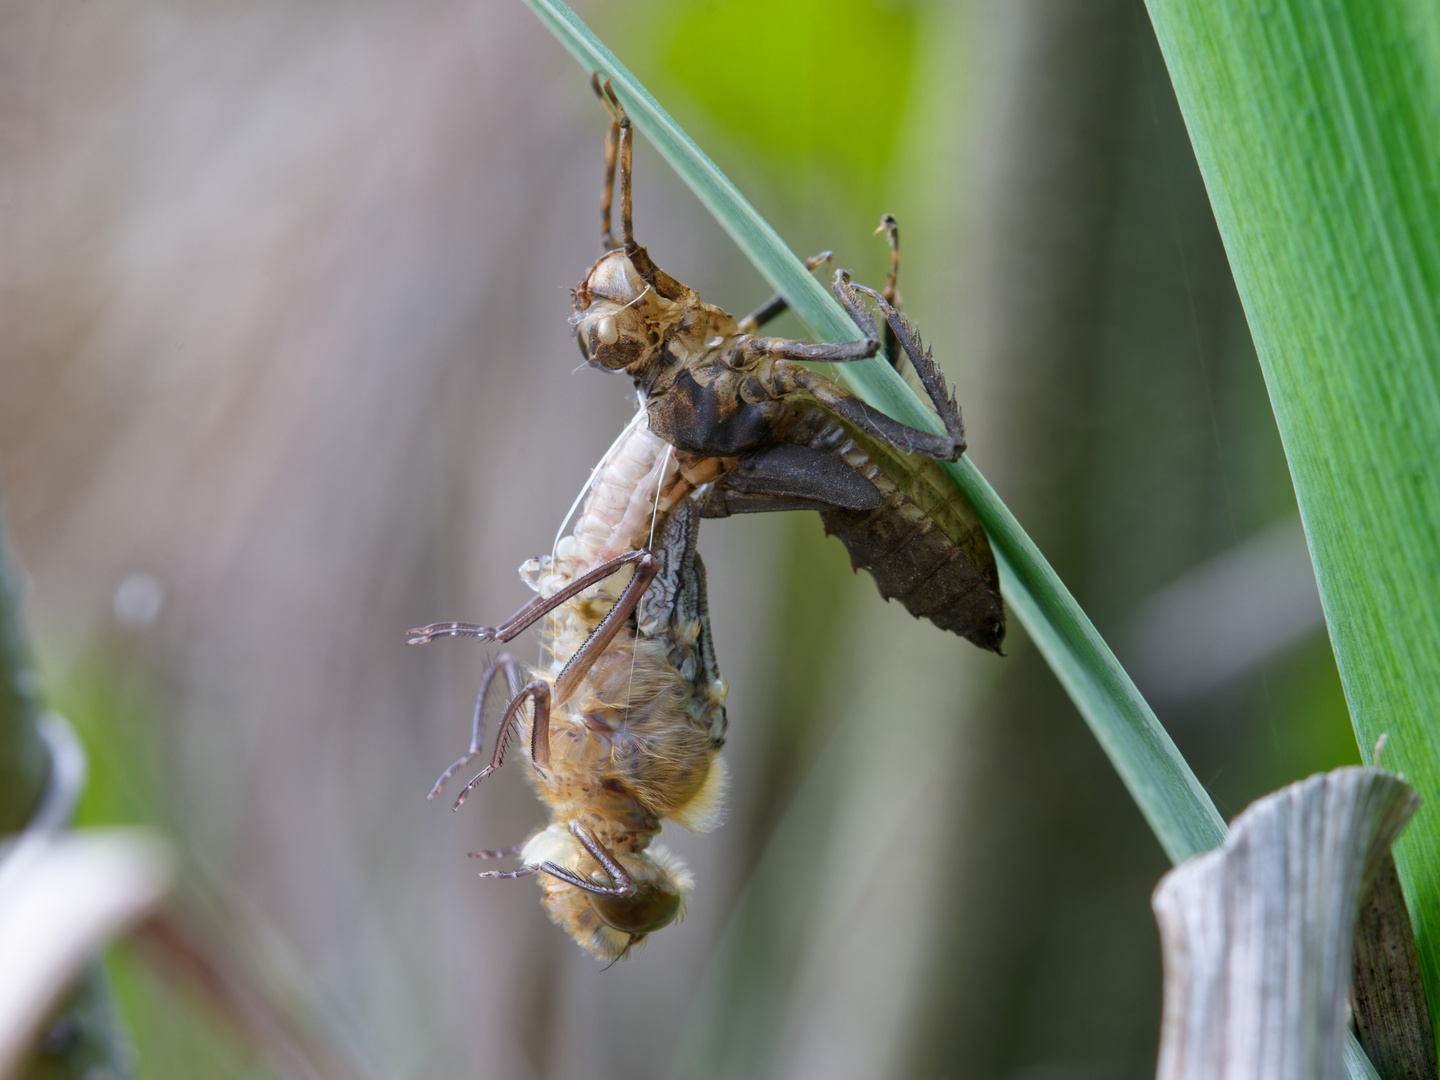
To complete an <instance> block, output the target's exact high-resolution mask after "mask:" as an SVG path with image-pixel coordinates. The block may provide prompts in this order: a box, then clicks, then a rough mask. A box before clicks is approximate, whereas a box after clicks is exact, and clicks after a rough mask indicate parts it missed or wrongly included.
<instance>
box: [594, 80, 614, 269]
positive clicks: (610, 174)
mask: <svg viewBox="0 0 1440 1080" xmlns="http://www.w3.org/2000/svg"><path fill="white" fill-rule="evenodd" d="M590 88H591V89H592V90H594V91H595V96H596V97H598V98H599V99H600V104H602V105H604V106H605V111H606V112H607V113H609V114H610V126H609V128H607V129H606V132H605V186H604V187H602V188H601V189H600V246H601V248H602V249H603V250H605V251H614V250H615V249H616V248H618V247H619V246H620V244H619V243H618V242H617V241H616V239H615V234H614V233H612V232H611V231H610V206H611V201H612V200H613V198H614V193H615V158H616V155H617V153H618V152H619V149H620V116H619V114H617V113H616V112H615V110H614V109H613V108H612V107H611V105H610V98H609V97H608V96H607V95H606V93H605V91H604V90H603V89H602V88H601V86H600V72H598V71H594V72H591V73H590Z"/></svg>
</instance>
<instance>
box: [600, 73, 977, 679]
mask: <svg viewBox="0 0 1440 1080" xmlns="http://www.w3.org/2000/svg"><path fill="white" fill-rule="evenodd" d="M596 90H597V92H598V93H599V94H600V95H601V100H602V101H604V102H605V103H606V106H607V108H609V110H610V113H611V123H610V129H609V132H608V134H607V137H606V153H605V165H606V168H605V188H604V192H605V194H604V198H603V200H602V223H601V229H602V237H603V241H604V244H605V247H606V249H607V250H606V251H605V253H604V254H603V255H601V257H600V259H599V260H598V261H597V262H596V263H595V265H594V266H593V267H592V268H591V269H590V272H589V273H588V274H587V275H586V276H585V280H584V281H582V282H581V283H580V284H579V285H577V286H576V287H575V289H574V290H573V298H574V307H575V315H574V317H573V318H574V325H575V328H576V332H577V335H578V338H579V342H580V347H581V351H582V352H583V353H584V354H585V358H586V360H587V361H588V362H589V363H590V364H591V365H592V366H594V367H598V368H602V369H604V370H607V371H623V372H625V373H627V374H628V375H630V377H631V378H633V379H634V380H635V385H636V387H637V388H638V389H639V391H640V393H641V395H642V397H643V399H644V401H645V407H646V411H647V412H648V414H649V418H650V428H651V430H652V431H654V432H655V434H657V435H659V436H660V437H661V438H663V439H664V440H665V441H666V442H668V443H669V444H670V445H671V446H672V447H674V448H675V450H676V452H677V453H678V454H679V456H680V462H681V467H682V468H683V469H685V470H686V471H687V472H688V473H690V474H691V475H694V476H696V477H701V478H708V479H709V487H708V488H707V489H706V491H705V492H704V493H703V497H702V502H701V513H702V514H703V515H704V516H706V517H726V516H729V515H731V514H745V513H760V512H765V511H774V510H818V511H819V512H820V515H821V518H822V520H823V521H824V523H825V527H826V530H827V531H828V532H830V533H833V534H834V535H836V536H838V537H839V538H840V539H841V541H842V542H843V543H844V544H845V546H846V548H847V549H848V550H849V552H850V558H851V562H852V563H853V564H854V566H855V568H856V569H864V570H868V571H869V572H870V573H871V574H872V575H873V576H874V578H875V582H876V584H877V585H878V586H879V589H880V592H881V594H882V595H883V596H885V597H886V598H887V599H890V598H898V599H899V600H900V601H901V602H902V603H903V604H904V605H905V607H906V608H907V609H909V611H910V612H911V613H912V614H914V615H916V616H922V617H924V618H927V619H930V620H931V621H932V622H934V623H935V624H936V625H938V626H940V627H942V628H944V629H946V630H951V631H953V632H955V633H957V634H960V635H961V636H963V637H965V638H967V639H969V640H970V641H972V642H974V643H975V644H976V645H979V646H980V647H982V648H985V649H991V650H994V651H996V652H999V651H1000V645H1001V642H1002V641H1003V640H1004V636H1005V610H1004V606H1003V604H1002V602H1001V599H1000V591H999V573H998V570H997V569H996V565H995V557H994V555H993V553H992V552H991V550H990V543H989V540H988V539H987V538H986V536H985V532H984V530H983V529H982V528H981V527H980V524H979V522H978V521H977V520H976V518H975V513H974V510H973V509H972V508H971V507H970V505H969V503H967V502H966V501H965V499H964V497H963V496H962V495H961V494H960V493H959V492H958V491H957V490H956V489H955V487H954V485H953V484H951V483H950V482H949V480H948V479H947V478H946V477H945V475H944V473H943V472H942V471H941V469H940V468H939V466H938V465H937V464H936V461H937V460H938V461H953V460H955V459H956V458H958V457H959V456H960V454H961V453H963V452H964V449H965V435H964V427H963V425H962V424H961V420H960V412H959V409H958V408H957V407H956V405H955V401H954V399H953V397H951V396H950V394H949V393H948V391H947V388H946V385H945V380H944V377H943V376H942V375H941V373H940V371H939V368H938V367H937V366H936V364H935V362H934V360H933V358H932V357H931V355H930V353H929V351H928V350H926V349H925V348H924V347H923V346H922V345H921V343H920V340H919V337H918V335H916V333H915V332H914V330H913V329H912V328H911V326H910V325H909V323H908V322H906V320H905V318H904V317H903V316H902V315H901V314H900V313H899V311H897V310H896V308H895V306H894V304H893V303H892V302H891V298H893V296H894V266H895V261H894V258H892V270H891V278H890V284H889V287H888V288H887V290H886V292H887V293H888V294H889V297H887V296H886V295H882V294H880V293H877V292H875V291H874V290H872V289H868V288H866V287H864V286H862V285H856V284H854V283H853V282H851V281H850V279H849V277H848V276H847V275H846V274H845V273H844V272H843V271H837V272H836V274H835V278H834V283H833V286H832V288H833V291H834V293H835V296H836V298H837V299H838V300H839V301H840V303H841V305H842V306H843V307H844V309H845V310H846V312H848V313H849V315H850V318H851V319H852V320H853V321H854V322H855V325H856V326H857V327H858V328H859V329H860V331H861V333H862V334H863V335H864V340H862V341H852V342H845V343H840V344H826V343H814V342H802V341H792V340H789V339H786V338H774V337H764V336H760V335H759V334H758V333H757V332H756V331H758V329H759V327H760V324H761V323H762V322H763V321H764V320H766V319H768V318H771V317H773V316H775V315H777V314H779V312H780V311H782V310H784V307H785V304H784V301H783V300H782V299H780V298H778V297H777V298H775V299H773V300H771V301H770V302H769V303H767V304H765V305H763V306H762V307H761V308H760V309H759V310H758V311H757V312H756V313H755V314H753V315H751V316H749V317H747V318H745V319H742V320H738V321H737V320H736V319H735V318H734V317H732V316H731V315H730V314H728V313H727V312H725V311H724V310H722V309H721V308H718V307H716V306H715V305H713V304H707V303H705V302H704V301H703V300H701V299H700V297H699V296H698V295H697V294H696V292H695V291H694V290H693V289H691V288H690V287H689V286H687V285H684V284H682V283H681V282H679V281H677V280H676V279H675V278H673V277H671V276H670V275H669V274H667V273H665V271H663V270H661V269H660V268H659V267H658V266H656V265H655V264H654V262H653V261H651V259H650V256H649V253H648V252H647V251H646V250H645V249H644V248H643V247H641V246H640V245H639V244H637V243H636V242H635V235H634V226H633V222H632V213H631V195H630V172H631V148H630V140H631V130H630V122H629V119H628V117H627V116H626V115H625V112H624V110H623V108H621V106H620V103H619V100H618V99H617V98H616V96H615V94H614V91H613V90H612V89H611V87H610V85H609V84H608V83H607V84H605V85H603V86H601V85H600V84H599V82H598V80H597V82H596ZM617 166H618V183H617V176H616V173H617ZM612 187H618V189H619V195H620V238H619V239H618V240H617V239H616V238H615V237H614V236H613V235H612V232H611V228H610V212H611V190H612ZM882 227H883V228H887V230H888V231H889V233H890V239H891V248H892V252H893V253H896V254H897V255H898V246H897V244H896V232H895V230H894V224H893V219H889V218H887V219H885V222H884V223H882ZM861 296H864V297H867V298H869V300H870V301H871V302H872V303H874V304H875V306H876V307H877V308H878V309H879V311H880V312H881V314H882V315H883V316H884V318H885V321H886V326H887V337H888V338H891V339H892V340H893V341H894V343H895V345H897V346H898V350H896V351H895V358H897V359H898V356H899V353H900V352H903V354H904V355H905V356H906V357H908V358H909V360H910V363H911V364H912V366H913V367H914V370H915V374H916V376H917V377H918V379H919V381H920V383H921V385H922V386H923V387H924V389H925V391H926V393H927V394H928V396H929V398H930V401H931V403H932V404H933V406H934V408H935V411H936V414H937V415H938V417H939V418H940V420H941V422H942V423H943V424H944V427H945V432H946V433H945V434H944V435H935V434H931V433H929V432H925V431H919V430H916V429H915V428H911V427H907V426H906V425H904V424H901V423H900V422H898V421H896V420H893V419H891V418H890V417H889V416H886V415H885V414H884V413H882V412H879V411H878V410H876V409H874V408H872V407H870V406H869V405H867V404H866V403H865V402H863V401H861V400H860V399H859V398H856V397H855V396H853V395H852V394H850V393H848V392H847V391H845V390H843V389H842V388H841V387H839V386H837V385H836V384H835V383H834V382H832V381H831V380H830V379H828V378H826V377H825V376H824V375H821V374H820V373H818V372H815V371H812V370H810V369H809V368H806V367H804V366H803V365H802V362H824V363H846V362H850V361H855V360H863V359H866V358H869V357H872V356H874V355H875V354H876V353H877V352H878V351H879V349H880V344H881V341H880V337H879V335H878V334H877V332H876V324H875V321H874V319H873V318H872V317H871V315H870V313H869V311H867V310H866V308H865V307H864V305H863V304H862V302H861V300H860V297H861ZM897 366H898V364H897Z"/></svg>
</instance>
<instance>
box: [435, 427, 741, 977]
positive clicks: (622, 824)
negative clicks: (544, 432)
mask: <svg viewBox="0 0 1440 1080" xmlns="http://www.w3.org/2000/svg"><path fill="white" fill-rule="evenodd" d="M693 491H694V485H693V483H692V482H691V481H690V480H689V479H687V478H686V477H685V476H684V475H682V474H681V472H680V470H679V468H678V464H677V462H676V459H675V455H674V453H673V451H672V450H671V449H670V448H669V447H668V446H667V445H666V444H665V443H664V442H663V441H662V440H661V439H659V438H657V437H656V436H655V435H654V434H652V433H651V432H650V430H649V428H648V426H647V425H646V424H645V415H644V413H643V412H641V413H637V415H636V419H635V420H634V421H632V422H631V424H630V425H629V426H628V427H627V428H626V429H625V431H624V432H623V433H622V434H621V436H620V438H619V439H618V440H617V441H616V443H615V445H614V446H612V447H611V449H610V451H609V452H608V453H607V454H606V456H605V458H604V459H602V461H601V463H600V465H599V466H597V467H596V470H595V472H594V474H593V475H592V478H591V482H590V484H589V485H588V491H587V492H586V493H582V494H583V497H584V499H585V502H584V507H583V509H582V510H581V513H580V516H579V519H578V521H577V524H576V526H575V531H574V534H573V535H572V536H569V537H566V538H565V539H564V540H563V541H561V542H560V543H559V544H558V545H557V548H556V552H555V554H554V555H553V556H551V557H547V558H543V559H532V560H530V561H529V562H528V563H526V564H525V566H523V567H521V577H522V578H523V579H524V580H525V581H526V582H527V584H529V585H530V586H531V587H532V588H534V589H535V590H536V592H537V593H538V595H537V596H536V598H535V599H534V600H532V601H531V602H530V603H529V604H527V605H526V606H525V607H524V608H522V609H521V610H520V611H518V612H517V613H516V614H515V615H513V616H512V617H511V618H510V619H508V620H506V621H505V622H504V623H502V624H500V625H499V626H495V627H487V626H479V625H476V624H473V623H435V624H432V625H430V626H425V627H421V628H419V629H416V630H412V631H411V634H412V635H413V637H412V639H411V644H423V643H425V642H428V641H431V640H433V639H434V638H436V637H443V636H464V637H476V638H480V639H482V640H489V641H510V640H512V639H513V638H515V637H516V636H518V635H519V634H520V633H522V632H523V631H524V630H525V629H526V628H528V627H530V626H532V625H534V624H535V623H537V622H539V621H540V620H541V619H545V618H547V617H548V619H549V621H550V626H549V634H548V636H547V641H546V649H547V651H548V652H549V654H550V662H549V664H548V666H546V667H543V668H541V669H538V670H532V671H530V672H529V673H528V680H527V672H526V669H525V668H524V666H522V665H521V664H520V662H519V661H517V660H516V659H515V658H514V657H513V656H511V655H509V654H502V655H501V656H499V657H497V658H496V659H495V661H494V662H493V663H492V664H491V665H490V667H489V669H488V670H487V671H486V672H485V676H484V678H483V680H482V681H481V685H480V693H479V695H478V697H477V698H476V702H475V713H474V720H473V723H472V730H471V740H470V749H469V751H468V752H467V753H466V754H465V755H464V756H462V757H461V758H460V759H459V760H458V761H456V762H455V763H454V764H453V765H451V766H450V768H448V769H447V770H445V773H444V774H443V775H442V776H441V777H440V779H439V780H438V781H436V783H435V786H434V788H433V789H432V790H431V792H430V797H431V798H434V797H435V795H436V794H438V793H439V791H440V788H441V787H442V786H443V785H444V783H445V781H446V780H448V779H449V778H450V776H451V775H452V774H454V773H455V772H456V771H457V770H458V769H460V768H462V767H463V766H464V765H466V764H467V763H469V762H470V761H471V760H473V759H474V758H476V757H477V756H478V755H479V754H480V752H481V747H482V744H483V741H484V726H485V706H486V701H487V698H488V697H489V696H490V689H491V684H492V682H493V681H494V679H495V678H496V676H497V675H502V676H503V677H504V679H505V681H506V683H507V685H508V688H509V692H510V699H509V702H508V703H507V705H506V707H505V710H504V713H503V715H502V716H501V719H500V729H499V733H498V734H497V736H496V740H495V745H494V751H493V753H492V755H491V758H490V762H489V764H488V765H487V766H486V767H485V768H484V769H482V770H481V771H480V773H479V774H478V775H477V776H476V777H475V778H474V779H473V780H471V781H470V783H469V784H468V785H467V786H466V788H465V789H464V790H463V791H462V792H461V793H460V796H459V798H457V799H456V800H455V804H454V805H455V808H456V809H458V808H459V807H460V805H461V803H463V802H464V801H465V797H466V796H467V795H468V794H469V792H470V791H472V790H473V789H474V788H475V786H476V785H477V784H478V783H479V782H480V781H481V780H483V779H484V778H485V777H486V776H488V775H489V774H490V773H492V772H493V771H494V770H495V769H497V768H499V767H500V764H501V762H502V760H503V759H504V755H505V749H506V745H507V743H508V741H509V739H510V737H511V735H512V734H515V733H516V732H517V731H518V733H519V734H520V736H521V745H522V746H523V747H524V752H525V756H526V758H527V759H528V760H529V762H530V764H531V766H532V769H531V778H532V781H533V783H534V786H535V789H536V792H537V793H538V794H539V796H540V798H541V799H542V800H543V801H544V802H545V804H546V805H547V806H548V807H549V809H550V824H549V826H548V827H547V828H545V829H543V830H541V831H540V832H538V833H536V834H535V835H533V836H531V837H530V838H529V839H528V840H526V841H524V842H523V843H522V844H517V845H516V846H515V847H513V848H508V849H505V850H503V851H493V852H476V853H475V854H476V855H477V856H478V857H480V858H500V857H504V856H507V855H514V854H518V855H519V856H520V859H521V862H522V863H523V867H522V868H521V869H519V870H510V871H487V872H485V873H482V874H481V877H500V878H514V877H524V876H528V875H530V874H540V875H541V883H542V887H543V890H544V892H543V897H542V900H543V903H544V905H545V907H546V909H547V911H548V912H549V914H550V917H551V919H552V920H553V921H554V922H555V923H556V924H558V925H559V926H561V927H562V928H564V929H565V930H566V931H567V932H568V933H569V934H570V935H571V937H573V938H574V939H575V940H576V941H577V942H579V944H580V945H581V946H583V947H584V948H585V949H587V950H589V951H590V952H591V953H592V954H594V955H595V956H596V957H599V958H600V959H602V960H610V961H614V960H616V959H618V958H619V957H621V956H623V955H625V954H626V953H627V952H628V951H629V950H630V949H631V948H632V947H633V946H634V945H636V944H638V943H640V942H641V941H643V940H644V939H645V937H646V935H648V934H650V933H653V932H654V931H656V930H658V929H660V928H662V927H664V926H666V925H668V924H669V923H671V922H673V921H675V920H676V919H678V918H679V917H680V916H681V914H682V913H683V909H684V903H685V898H686V896H687V895H688V894H689V892H690V890H691V888H692V886H693V879H692V878H691V876H690V874H689V872H688V871H687V870H686V869H685V867H684V865H683V864H682V863H681V862H680V860H679V859H677V858H676V857H674V856H673V855H670V854H669V853H668V852H666V851H665V850H664V849H662V848H660V847H658V846H657V847H651V846H650V844H651V841H652V840H653V839H654V837H655V836H656V834H657V833H658V832H659V831H660V825H661V822H662V821H663V820H671V821H675V822H677V823H679V824H681V825H684V826H685V827H687V828H690V829H693V830H697V831H707V830H709V829H712V828H714V827H715V826H716V825H718V824H719V821H720V815H721V811H722V809H723V801H724V792H725V776H726V773H725V763H724V760H723V758H722V757H721V756H720V750H721V747H723V746H724V743H725V726H726V717H725V684H724V682H723V681H722V680H721V679H720V675H719V671H718V668H717V665H716V662H715V653H714V649H713V648H712V646H711V641H710V620H709V614H708V610H707V599H706V591H705V565H704V563H703V562H702V561H701V559H700V556H699V554H698V552H697V551H696V550H695V540H696V531H697V528H698V525H699V513H698V508H697V506H696V504H695V503H694V502H693V501H690V498H689V496H690V495H691V493H692V492H693ZM527 703H529V704H530V710H529V711H528V712H527V711H526V709H525V706H526V704H527Z"/></svg>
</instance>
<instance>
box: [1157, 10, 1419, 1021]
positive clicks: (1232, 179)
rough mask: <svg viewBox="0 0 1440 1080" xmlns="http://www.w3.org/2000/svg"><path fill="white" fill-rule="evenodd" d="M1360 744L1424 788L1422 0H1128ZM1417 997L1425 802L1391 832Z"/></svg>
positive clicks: (1391, 767)
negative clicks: (1287, 477) (1256, 387)
mask: <svg viewBox="0 0 1440 1080" xmlns="http://www.w3.org/2000/svg"><path fill="white" fill-rule="evenodd" d="M1148 2H1149V8H1150V14H1151V18H1152V19H1153V21H1154V24H1155V28H1156V32H1157V35H1158V37H1159V39H1160V45H1161V48H1162V49H1163V50H1164V53H1165V59H1166V63H1167V65H1168V66H1169V69H1170V75H1171V78H1172V80H1173V81H1174V84H1175V90H1176V94H1177V96H1178V98H1179V101H1180V107H1181V110H1182V112H1183V113H1184V115H1185V122H1186V124H1187V126H1188V127H1189V129H1190V137H1191V140H1192V142H1193V143H1194V146H1195V154H1196V157H1197V159H1198V160H1199V162H1200V168H1201V172H1202V174H1203V175H1204V178H1205V186H1206V188H1207V190H1208V191H1209V193H1210V200H1211V203H1212V205H1213V207H1214V210H1215V218H1216V221H1217V223H1218V224H1219V227H1220V233H1221V236H1222V237H1223V239H1224V241H1225V247H1226V250H1227V252H1228V253H1229V256H1230V264H1231V268H1232V270H1233V272H1234V274H1235V281H1236V284H1237V285H1238V287H1239V292H1240V297H1241V300H1242V301H1243V303H1244V305H1245V312H1246V315H1247V317H1248V319H1249V323H1250V330H1251V333H1252V334H1253V336H1254V339H1255V346H1256V350H1257V352H1258V354H1259V358H1260V363H1261V366H1262V368H1263V369H1264V373H1265V381H1266V384H1267V385H1268V387H1269V390H1270V399H1271V402H1272V404H1273V405H1274V409H1275V416H1276V420H1277V421H1278V423H1279V427H1280V434H1281V437H1282V438H1283V440H1284V443H1285V452H1286V455H1287V457H1288V458H1289V462H1290V470H1291V474H1292V476H1293V477H1294V481H1295V491H1296V495H1297V498H1298V500H1299V504H1300V512H1301V516H1302V518H1303V519H1304V522H1305V530H1306V534H1307V536H1308V538H1309V543H1310V552H1311V556H1312V558H1313V560H1314V563H1315V574H1316V579H1317V581H1318V583H1319V586H1320V595H1321V599H1322V601H1323V602H1324V606H1325V617H1326V622H1327V623H1328V624H1329V629H1330V640H1331V642H1332V644H1333V646H1334V649H1335V658H1336V662H1337V665H1338V667H1339V671H1340V677H1341V681H1342V682H1343V684H1344V687H1345V696H1346V699H1347V701H1348V702H1349V705H1350V713H1351V719H1352V722H1353V724H1354V726H1355V733H1356V738H1357V741H1358V742H1359V744H1360V748H1361V753H1362V755H1364V756H1365V757H1366V758H1368V757H1369V756H1370V755H1371V753H1372V750H1373V747H1374V746H1375V744H1376V742H1377V740H1378V739H1379V738H1380V736H1381V735H1382V734H1384V735H1388V736H1389V738H1388V741H1387V744H1386V747H1385V750H1384V753H1383V756H1382V758H1381V763H1382V764H1383V765H1384V766H1385V767H1387V768H1390V769H1395V770H1397V771H1400V772H1403V773H1404V774H1405V775H1406V777H1407V778H1408V779H1409V781H1410V783H1411V784H1413V785H1414V787H1415V789H1416V790H1417V791H1418V792H1420V794H1421V795H1422V796H1424V797H1425V798H1426V799H1427V800H1430V801H1431V802H1433V801H1434V799H1435V798H1436V796H1437V794H1440V727H1437V719H1440V659H1437V658H1440V143H1437V135H1440V6H1437V5H1436V4H1435V3H1434V2H1433V0H1386V2H1382V3H1376V2H1374V0H1270V2H1267V3H1260V4H1256V3H1252V2H1245V3H1241V2H1238V0H1217V2H1213V3H1193V2H1191V0H1148ZM1395 858H1396V863H1397V865H1398V866H1399V870H1400V876H1401V880H1402V882H1403V884H1404V887H1405V893H1406V896H1407V898H1408V900H1409V904H1410V911H1411V918H1412V919H1413V921H1414V923H1415V931H1416V944H1417V946H1418V949H1419V954H1420V963H1421V967H1422V969H1423V971H1424V976H1425V983H1426V990H1427V994H1428V997H1429V1000H1430V1003H1431V1010H1432V1013H1433V1012H1434V1008H1435V1005H1436V1003H1437V1002H1440V818H1437V817H1436V813H1435V810H1434V809H1433V808H1426V809H1423V810H1422V811H1421V812H1420V814H1419V816H1418V817H1417V818H1416V819H1415V821H1414V823H1413V824H1412V825H1411V826H1410V828H1409V829H1407V830H1406V832H1405V833H1404V835H1403V836H1402V837H1401V839H1400V841H1399V843H1398V844H1397V845H1396V851H1395Z"/></svg>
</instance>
